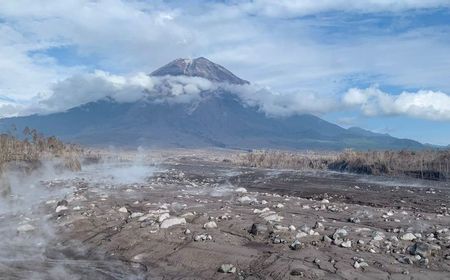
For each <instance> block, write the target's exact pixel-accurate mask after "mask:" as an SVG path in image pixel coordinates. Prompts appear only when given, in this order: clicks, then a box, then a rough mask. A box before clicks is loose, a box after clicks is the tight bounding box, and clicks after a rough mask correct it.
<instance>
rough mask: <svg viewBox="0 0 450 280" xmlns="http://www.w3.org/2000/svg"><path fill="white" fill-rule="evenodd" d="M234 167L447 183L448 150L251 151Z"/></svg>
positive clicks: (449, 168)
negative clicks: (339, 173)
mask: <svg viewBox="0 0 450 280" xmlns="http://www.w3.org/2000/svg"><path fill="white" fill-rule="evenodd" d="M232 162H233V163H234V164H238V165H241V166H249V167H261V168H289V169H299V170H303V169H318V170H327V169H329V170H335V171H341V172H351V173H359V174H369V175H387V176H408V177H414V178H420V179H428V180H440V181H448V180H450V150H426V151H369V152H357V151H351V150H346V151H344V152H339V153H338V152H336V153H333V152H330V153H328V152H301V153H299V152H287V151H266V150H260V151H252V152H248V153H241V154H239V155H237V156H234V157H233V159H232Z"/></svg>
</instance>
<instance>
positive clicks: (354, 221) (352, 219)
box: [348, 217, 361, 224]
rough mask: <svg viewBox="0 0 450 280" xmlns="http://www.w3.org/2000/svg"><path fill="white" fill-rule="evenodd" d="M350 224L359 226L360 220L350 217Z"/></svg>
mask: <svg viewBox="0 0 450 280" xmlns="http://www.w3.org/2000/svg"><path fill="white" fill-rule="evenodd" d="M348 221H349V222H350V223H354V224H359V223H360V222H361V220H360V219H359V218H355V217H351V218H349V219H348Z"/></svg>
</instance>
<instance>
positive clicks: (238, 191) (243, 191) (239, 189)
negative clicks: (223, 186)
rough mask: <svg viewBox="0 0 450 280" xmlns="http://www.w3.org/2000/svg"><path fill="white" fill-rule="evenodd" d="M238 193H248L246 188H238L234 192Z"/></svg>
mask: <svg viewBox="0 0 450 280" xmlns="http://www.w3.org/2000/svg"><path fill="white" fill-rule="evenodd" d="M234 191H235V192H237V193H247V189H246V188H237V189H235V190H234Z"/></svg>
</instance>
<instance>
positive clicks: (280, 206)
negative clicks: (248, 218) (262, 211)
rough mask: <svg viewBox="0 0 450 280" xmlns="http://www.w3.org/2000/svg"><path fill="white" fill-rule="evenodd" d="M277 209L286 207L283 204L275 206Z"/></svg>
mask: <svg viewBox="0 0 450 280" xmlns="http://www.w3.org/2000/svg"><path fill="white" fill-rule="evenodd" d="M274 207H275V208H284V205H283V204H282V203H278V204H277V205H275V206H274Z"/></svg>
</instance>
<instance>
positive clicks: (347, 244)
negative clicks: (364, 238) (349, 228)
mask: <svg viewBox="0 0 450 280" xmlns="http://www.w3.org/2000/svg"><path fill="white" fill-rule="evenodd" d="M341 247H343V248H350V247H352V241H350V240H347V241H344V242H342V243H341Z"/></svg>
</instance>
